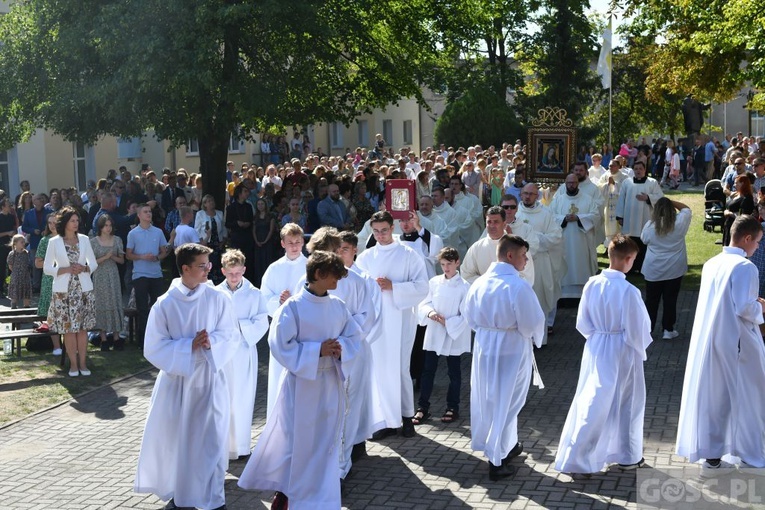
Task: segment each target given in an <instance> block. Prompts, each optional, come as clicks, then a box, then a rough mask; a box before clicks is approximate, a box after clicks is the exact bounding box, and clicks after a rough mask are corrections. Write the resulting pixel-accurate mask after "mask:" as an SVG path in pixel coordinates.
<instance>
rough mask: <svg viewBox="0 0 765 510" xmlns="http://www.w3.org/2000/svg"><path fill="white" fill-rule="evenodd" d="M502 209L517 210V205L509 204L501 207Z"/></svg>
mask: <svg viewBox="0 0 765 510" xmlns="http://www.w3.org/2000/svg"><path fill="white" fill-rule="evenodd" d="M502 209H505V210H507V209H518V204H509V205H503V206H502Z"/></svg>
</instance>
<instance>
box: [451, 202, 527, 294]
mask: <svg viewBox="0 0 765 510" xmlns="http://www.w3.org/2000/svg"><path fill="white" fill-rule="evenodd" d="M505 207H507V208H506V209H505ZM511 207H512V208H513V209H511ZM517 211H518V201H517V200H515V196H513V195H506V196H505V197H503V200H502V205H501V206H493V207H490V208H489V210H487V211H486V235H485V236H484V237H481V239H479V240H478V241H476V242H475V243H473V246H471V247H470V248H469V249H468V251H467V253H466V254H465V260H464V262H463V263H462V265H461V268H460V275H461V276H462V278H464V279H465V281H467V282H468V283H473V282H474V281H476V280H477V279H478V277H479V276H481V275H482V274H484V273H485V272H486V271H488V269H489V266H491V265H492V264H493V263H494V262H496V261H497V245H498V244H499V240H500V238H501V237H502V236H503V235H505V234H506V233H509V234H515V235H520V234H519V233H515V232H513V231H512V227H510V228H509V231H508V219H509V220H510V222H511V223H512V222H514V221H515V214H516V212H517ZM522 225H525V224H522ZM518 230H523V229H522V228H518ZM526 234H527V235H528V236H529V237H531V238H533V242H534V243H535V245H536V246H539V241H538V240H537V238H536V235H535V234H533V233H531V232H526ZM521 237H523V236H521ZM524 239H525V238H524ZM526 242H529V240H528V239H526ZM529 246H531V243H530V242H529ZM535 251H536V250H535ZM530 252H531V248H529V252H528V253H527V254H526V256H527V257H528V263H527V264H526V267H525V268H524V269H523V271H521V272H520V274H521V278H523V279H524V280H526V281H527V282H529V283H531V284H533V283H534V262H533V257H532V255H531V254H530Z"/></svg>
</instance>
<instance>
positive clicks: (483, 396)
mask: <svg viewBox="0 0 765 510" xmlns="http://www.w3.org/2000/svg"><path fill="white" fill-rule="evenodd" d="M465 319H466V320H467V322H468V325H469V326H470V327H471V328H472V329H474V330H475V344H474V346H473V366H472V373H471V376H470V430H471V436H472V442H471V444H472V448H473V450H476V451H483V452H484V453H485V455H486V457H488V459H489V462H491V463H492V464H494V465H495V466H499V465H501V463H502V459H504V458H505V457H506V456H507V454H508V453H510V450H511V449H512V448H513V447H514V446H515V445H516V443H517V442H518V413H520V412H521V409H522V408H523V405H524V404H525V403H526V395H527V394H528V391H529V384H530V382H531V366H532V360H533V355H534V354H533V351H532V349H533V346H532V342H533V343H534V344H535V345H537V346H540V345H542V337H543V336H544V333H545V315H544V313H543V312H542V308H541V307H540V306H539V301H538V300H537V298H536V295H535V294H534V292H533V291H532V289H531V285H530V284H529V283H528V282H527V281H525V280H524V279H522V278H521V277H520V276H519V275H518V271H516V269H515V268H514V267H513V266H511V265H510V264H508V263H505V262H495V263H494V264H492V266H491V267H490V268H489V270H488V271H487V272H486V274H484V275H483V276H481V277H480V278H478V280H476V281H475V283H474V284H473V285H472V286H471V287H470V290H469V291H468V294H467V297H466V298H465Z"/></svg>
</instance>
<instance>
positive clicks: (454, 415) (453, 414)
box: [441, 409, 460, 423]
mask: <svg viewBox="0 0 765 510" xmlns="http://www.w3.org/2000/svg"><path fill="white" fill-rule="evenodd" d="M459 417H460V413H458V412H457V411H455V410H454V409H447V410H446V411H444V415H443V416H442V417H441V421H442V422H444V423H451V422H453V421H454V420H457V419H459Z"/></svg>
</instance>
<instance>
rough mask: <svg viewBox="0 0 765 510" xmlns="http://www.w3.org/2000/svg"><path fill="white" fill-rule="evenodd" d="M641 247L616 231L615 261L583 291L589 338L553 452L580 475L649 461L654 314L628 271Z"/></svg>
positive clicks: (584, 330) (583, 328) (611, 250)
mask: <svg viewBox="0 0 765 510" xmlns="http://www.w3.org/2000/svg"><path fill="white" fill-rule="evenodd" d="M637 254H638V246H637V244H635V242H634V241H633V240H632V239H630V238H629V237H627V236H624V235H622V234H617V235H615V236H614V237H613V239H612V240H611V242H610V243H609V245H608V259H609V261H610V265H609V268H608V269H605V270H604V271H603V272H602V273H600V274H599V275H596V276H593V277H591V278H590V279H589V281H588V282H587V283H586V284H585V286H584V290H583V291H582V299H581V301H580V302H579V312H578V314H577V317H576V329H577V330H578V331H579V332H580V333H581V334H582V335H583V336H584V338H585V340H586V343H585V344H584V354H583V355H582V366H581V369H580V371H579V383H578V384H577V387H576V395H575V396H574V401H573V402H572V403H571V408H570V409H569V412H568V417H567V418H566V424H565V425H564V426H563V433H562V434H561V438H560V442H559V446H558V453H557V455H556V456H555V469H557V470H558V471H562V472H565V473H571V474H572V475H574V477H575V478H578V477H584V478H587V477H589V475H590V474H592V473H596V472H598V471H600V470H601V469H603V468H604V467H606V466H607V465H608V464H611V463H614V462H615V463H618V464H619V468H620V469H622V470H623V471H627V470H631V469H635V468H638V467H641V466H642V465H643V415H644V413H645V377H644V375H643V361H645V359H646V352H645V351H646V348H647V347H648V346H649V345H650V344H651V321H650V319H649V318H648V312H647V311H646V309H645V304H644V303H643V298H642V297H641V295H640V291H639V290H638V289H637V288H636V287H635V286H633V285H632V284H631V283H629V282H628V281H627V279H626V276H625V275H626V273H628V272H629V271H630V269H632V264H633V263H634V262H635V258H636V257H637Z"/></svg>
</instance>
